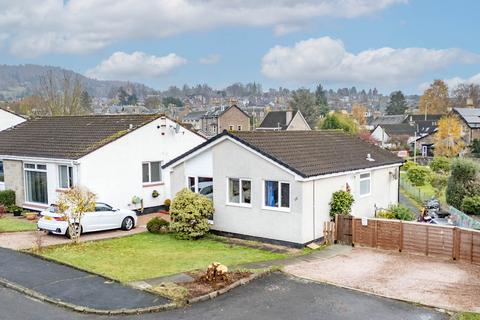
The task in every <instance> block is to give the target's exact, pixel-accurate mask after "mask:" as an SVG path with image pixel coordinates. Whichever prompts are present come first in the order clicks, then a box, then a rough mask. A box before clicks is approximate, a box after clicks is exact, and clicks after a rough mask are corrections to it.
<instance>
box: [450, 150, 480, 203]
mask: <svg viewBox="0 0 480 320" xmlns="http://www.w3.org/2000/svg"><path fill="white" fill-rule="evenodd" d="M479 173H480V169H479V167H478V165H477V164H476V163H474V162H473V161H471V160H467V159H456V160H455V161H453V162H452V172H451V174H450V177H449V178H448V183H447V191H446V200H447V203H448V204H449V205H451V206H453V207H455V208H461V207H462V202H463V199H464V198H465V197H469V196H477V195H480V178H479Z"/></svg>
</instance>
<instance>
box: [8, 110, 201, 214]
mask: <svg viewBox="0 0 480 320" xmlns="http://www.w3.org/2000/svg"><path fill="white" fill-rule="evenodd" d="M204 141H205V139H204V138H203V137H201V136H199V135H197V134H196V133H194V132H192V131H189V130H187V129H186V128H184V127H182V126H180V125H179V124H178V123H176V122H175V121H173V120H170V119H169V118H167V117H165V116H163V115H159V114H150V115H144V114H142V115H89V116H63V117H45V118H37V119H33V120H30V121H27V122H24V123H22V124H19V125H17V126H16V127H14V128H12V129H10V130H6V131H3V132H0V161H2V162H3V167H4V175H5V179H4V180H5V181H4V187H5V188H6V189H12V190H15V192H16V202H17V205H18V206H21V207H24V208H28V209H33V210H42V209H44V208H46V207H47V206H48V205H49V204H52V203H55V202H56V200H57V198H58V195H59V194H60V193H61V192H63V191H64V190H65V189H68V188H71V187H73V186H75V185H81V186H84V187H86V188H88V189H89V190H91V191H92V192H94V193H96V194H97V200H98V201H102V202H105V203H108V204H110V205H112V206H114V207H117V208H130V209H141V208H152V209H155V208H157V207H159V206H160V205H162V204H163V202H164V200H165V199H167V198H170V190H171V189H170V180H169V178H170V177H169V175H164V174H163V172H162V169H161V166H162V164H165V163H166V162H168V161H169V160H171V159H173V158H175V157H176V156H178V155H180V154H182V153H184V152H185V151H187V150H189V149H191V148H193V147H195V146H197V145H199V144H201V143H202V142H204Z"/></svg>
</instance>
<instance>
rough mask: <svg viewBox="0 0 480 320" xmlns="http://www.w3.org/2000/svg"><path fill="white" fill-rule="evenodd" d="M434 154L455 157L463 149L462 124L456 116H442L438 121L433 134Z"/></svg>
mask: <svg viewBox="0 0 480 320" xmlns="http://www.w3.org/2000/svg"><path fill="white" fill-rule="evenodd" d="M433 139H434V142H435V151H434V153H435V156H445V157H456V156H458V155H459V153H460V152H461V151H462V150H463V148H464V146H465V143H464V142H463V139H462V125H461V123H460V120H459V119H458V117H456V116H454V115H452V116H444V117H442V118H441V119H440V120H439V121H438V130H437V133H435V135H434V138H433Z"/></svg>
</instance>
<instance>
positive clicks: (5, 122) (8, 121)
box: [0, 108, 27, 131]
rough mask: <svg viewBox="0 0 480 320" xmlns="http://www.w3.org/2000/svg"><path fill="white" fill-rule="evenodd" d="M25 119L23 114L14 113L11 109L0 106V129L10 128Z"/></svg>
mask: <svg viewBox="0 0 480 320" xmlns="http://www.w3.org/2000/svg"><path fill="white" fill-rule="evenodd" d="M25 121H27V119H25V118H24V117H23V116H21V115H18V114H16V113H14V112H13V111H10V110H7V109H2V108H0V131H3V130H5V129H8V128H11V127H14V126H16V125H17V124H20V123H22V122H25Z"/></svg>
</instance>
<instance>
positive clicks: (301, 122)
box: [287, 112, 311, 130]
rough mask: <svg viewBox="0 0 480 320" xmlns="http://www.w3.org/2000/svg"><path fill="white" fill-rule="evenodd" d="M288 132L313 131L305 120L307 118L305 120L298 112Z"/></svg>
mask: <svg viewBox="0 0 480 320" xmlns="http://www.w3.org/2000/svg"><path fill="white" fill-rule="evenodd" d="M287 130H311V129H310V126H309V125H308V123H307V121H306V120H305V118H303V117H302V115H301V114H300V113H299V112H297V113H296V114H295V117H293V119H292V121H291V122H290V125H289V126H288V128H287Z"/></svg>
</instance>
